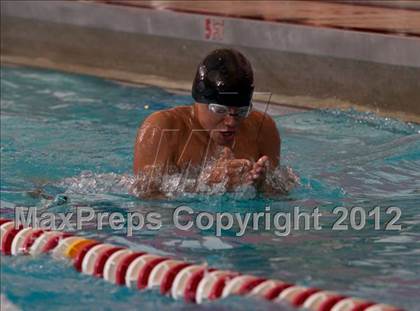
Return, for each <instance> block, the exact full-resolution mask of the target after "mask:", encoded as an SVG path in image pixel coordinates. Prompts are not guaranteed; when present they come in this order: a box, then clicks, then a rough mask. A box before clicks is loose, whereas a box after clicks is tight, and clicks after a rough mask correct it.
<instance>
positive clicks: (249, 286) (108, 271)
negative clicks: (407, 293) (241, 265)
mask: <svg viewBox="0 0 420 311" xmlns="http://www.w3.org/2000/svg"><path fill="white" fill-rule="evenodd" d="M0 231H1V235H0V245H1V254H2V255H33V256H36V255H39V254H43V253H49V254H51V256H52V257H53V258H55V259H58V260H71V261H72V263H73V265H74V268H75V269H76V270H77V271H79V272H81V273H83V274H87V275H92V276H96V277H101V278H104V279H105V280H106V281H108V282H110V283H114V284H117V285H125V286H128V287H131V288H138V289H146V288H149V289H150V288H154V289H158V290H159V291H160V293H161V294H163V295H169V296H172V297H173V298H174V299H184V300H185V301H188V302H196V303H202V302H204V301H211V300H215V299H218V298H224V297H227V296H231V295H242V296H252V297H258V298H262V299H266V300H270V301H273V302H287V303H289V304H290V305H292V306H294V307H297V308H306V309H308V310H313V311H401V309H398V308H396V307H393V306H390V305H384V304H376V303H374V302H372V301H368V300H363V299H358V298H351V297H346V296H343V295H340V294H338V293H336V292H331V291H323V290H320V289H316V288H307V287H302V286H297V285H293V284H289V283H285V282H282V281H278V280H268V279H264V278H260V277H256V276H252V275H243V274H240V273H237V272H234V271H223V270H217V269H211V268H209V267H208V266H207V265H205V264H201V265H195V264H192V263H188V262H184V261H181V260H174V259H171V258H167V257H162V256H158V255H153V254H148V253H140V252H134V251H132V250H130V249H126V248H123V247H118V246H115V245H111V244H106V243H101V242H99V241H96V240H91V239H87V238H83V237H78V236H73V235H70V234H67V233H64V232H57V231H49V230H42V229H34V228H23V227H15V223H14V222H13V221H12V220H8V219H1V218H0Z"/></svg>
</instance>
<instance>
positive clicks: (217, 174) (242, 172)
mask: <svg viewBox="0 0 420 311" xmlns="http://www.w3.org/2000/svg"><path fill="white" fill-rule="evenodd" d="M268 165H269V159H268V157H267V156H263V157H261V158H260V159H259V160H258V161H257V162H255V163H252V162H251V161H249V160H247V159H235V158H234V156H233V153H232V151H231V150H230V149H229V148H225V149H224V150H223V152H222V156H221V157H220V159H219V160H218V161H216V164H215V166H214V167H213V168H212V170H211V172H210V174H209V177H208V179H207V183H208V184H215V183H221V182H223V181H226V188H227V189H228V190H233V189H234V188H235V187H237V186H241V185H255V186H257V185H258V184H259V183H261V182H262V181H263V180H264V178H265V172H266V171H267V168H268Z"/></svg>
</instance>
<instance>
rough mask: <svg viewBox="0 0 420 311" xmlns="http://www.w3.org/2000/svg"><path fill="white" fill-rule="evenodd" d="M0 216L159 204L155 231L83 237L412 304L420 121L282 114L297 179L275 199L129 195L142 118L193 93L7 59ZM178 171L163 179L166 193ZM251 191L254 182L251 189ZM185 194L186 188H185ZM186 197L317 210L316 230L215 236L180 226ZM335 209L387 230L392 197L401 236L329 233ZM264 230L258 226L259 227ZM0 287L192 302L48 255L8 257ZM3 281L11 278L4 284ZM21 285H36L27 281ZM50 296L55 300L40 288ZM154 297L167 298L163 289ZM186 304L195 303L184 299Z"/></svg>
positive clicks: (23, 293) (227, 206) (100, 298)
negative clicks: (176, 218) (118, 283)
mask: <svg viewBox="0 0 420 311" xmlns="http://www.w3.org/2000/svg"><path fill="white" fill-rule="evenodd" d="M1 89H2V92H1V159H2V160H1V161H2V163H1V213H2V216H3V215H4V216H8V217H11V216H13V208H14V207H15V206H37V207H38V208H39V209H40V210H43V211H45V210H48V211H52V212H56V213H59V212H74V213H75V212H76V211H77V210H78V209H80V208H81V207H92V208H94V209H95V210H96V211H97V212H112V211H119V212H123V213H128V212H134V211H139V212H141V213H144V214H146V213H148V212H151V211H155V212H158V213H159V214H161V217H162V218H161V220H162V227H161V228H160V229H159V230H147V229H145V228H142V229H141V230H138V231H135V232H133V236H131V237H127V232H126V229H125V228H124V229H121V230H111V229H110V228H109V227H108V226H104V230H102V231H98V230H96V228H95V221H94V220H93V221H91V222H90V223H89V224H87V225H86V226H84V227H83V229H82V230H81V231H80V232H77V233H78V234H82V235H86V236H89V237H93V238H97V239H101V240H104V241H107V242H112V243H116V244H121V245H126V246H129V247H132V248H135V249H141V250H146V251H151V252H156V253H161V254H166V255H170V256H174V257H177V258H180V259H184V260H191V261H195V262H202V261H207V262H208V263H209V265H211V266H214V267H216V268H222V269H234V270H240V271H242V272H245V273H252V274H256V275H261V276H265V277H270V278H279V279H281V280H286V281H290V282H297V283H299V284H303V285H309V286H315V287H320V288H326V289H333V290H337V291H340V292H343V293H344V294H348V295H355V296H359V297H366V298H369V299H373V300H377V301H381V302H386V303H391V304H397V305H400V306H402V307H405V308H406V309H409V310H410V309H415V308H416V306H417V304H418V288H419V286H420V279H419V275H420V264H419V262H418V256H419V253H420V252H419V249H420V248H419V243H420V217H419V215H418V208H419V202H420V126H418V125H414V124H409V123H402V122H398V121H395V120H392V119H384V118H378V117H377V116H375V115H374V114H367V113H358V112H355V111H351V110H350V111H344V112H343V111H336V110H325V111H309V112H304V113H295V114H290V115H287V116H281V117H276V119H275V121H276V123H277V125H278V128H279V130H280V132H281V135H282V141H283V145H282V165H283V166H284V167H287V166H289V167H291V168H293V171H294V172H295V173H296V174H297V175H298V176H299V178H300V185H299V186H297V187H295V188H294V189H292V190H291V191H290V193H289V194H288V195H284V196H281V197H277V198H267V197H261V196H255V195H253V194H252V193H251V194H252V195H250V193H249V191H245V192H242V195H238V194H237V193H236V194H235V195H231V194H226V193H223V192H222V193H219V195H214V196H208V195H205V194H197V195H188V194H183V195H182V193H179V191H178V192H174V193H173V198H171V199H168V200H141V199H138V198H136V197H134V196H132V195H130V192H129V188H130V186H131V185H132V184H133V182H134V178H133V176H132V175H131V165H132V146H133V143H134V138H135V133H136V129H137V127H138V125H139V123H140V122H141V121H142V120H143V119H144V118H145V117H146V116H147V115H148V114H149V113H151V110H150V108H147V109H146V108H145V107H151V108H153V109H164V108H169V107H172V106H174V105H179V104H188V103H190V102H191V99H190V98H189V97H188V96H183V95H179V94H171V93H168V92H166V91H164V90H161V89H158V88H147V87H145V88H134V87H131V86H126V85H120V84H115V83H112V82H108V81H104V80H101V79H96V78H91V77H86V76H78V75H67V74H62V73H58V72H53V71H41V70H32V69H24V68H7V67H6V68H2V71H1ZM174 185H176V176H171V177H170V178H168V179H167V184H166V186H167V188H168V190H169V191H172V190H173V189H178V188H176V187H175V188H171V187H172V186H174ZM247 190H249V189H247ZM181 192H182V191H181ZM180 205H188V206H190V207H191V208H193V210H194V211H195V212H197V213H198V212H199V211H207V212H209V213H212V214H215V213H217V212H226V211H229V212H232V213H240V214H241V215H243V214H245V213H247V212H250V211H251V212H264V211H265V210H266V207H267V206H269V207H270V212H271V213H272V214H275V213H277V212H292V211H293V208H294V207H296V206H298V207H299V208H300V210H301V211H306V212H308V213H310V212H312V211H313V209H314V208H316V207H318V208H319V210H320V213H321V214H322V216H321V218H320V225H321V226H322V230H314V229H313V228H311V229H310V230H307V231H305V230H292V231H291V233H290V234H289V235H287V236H284V237H279V236H277V235H276V234H274V229H275V228H273V227H271V228H270V229H268V230H253V227H252V226H251V225H249V226H248V227H247V230H246V232H245V234H244V235H243V236H242V237H237V236H236V233H237V232H238V225H237V224H235V225H234V226H233V227H232V228H231V229H230V230H226V231H224V232H223V233H222V236H221V237H216V236H215V235H214V228H211V229H209V230H200V229H198V228H196V227H193V228H192V229H191V230H189V231H183V230H180V229H177V228H175V227H174V223H173V213H174V210H175V209H176V208H177V207H178V206H180ZM337 206H345V207H346V208H349V209H350V208H351V207H354V206H359V207H361V208H362V209H364V210H365V211H366V212H368V211H371V210H372V209H373V208H375V207H376V206H380V207H381V211H383V212H381V225H382V224H384V223H386V222H387V221H388V220H389V219H390V218H391V217H392V215H387V214H386V213H385V210H386V208H387V207H389V206H397V207H399V208H400V209H401V211H402V214H401V217H400V219H399V221H398V222H399V223H400V224H401V225H402V230H401V231H385V230H383V228H384V227H383V226H381V229H380V230H375V229H374V225H375V224H374V219H373V218H369V217H368V218H367V221H366V226H365V227H364V228H363V229H362V230H354V229H350V230H348V231H332V230H331V227H332V225H333V224H334V223H335V222H336V221H337V217H338V216H337V215H336V214H334V213H333V210H334V208H335V207H337ZM261 227H262V226H260V229H261ZM1 260H2V265H1V272H2V282H1V292H2V293H3V294H4V295H5V297H6V298H7V299H8V300H10V302H11V303H13V304H15V305H17V306H18V307H23V308H26V309H27V308H29V306H32V304H33V303H36V304H37V306H39V309H45V308H46V307H51V306H56V307H62V306H63V304H65V303H66V302H67V303H68V304H70V303H71V302H73V301H74V300H75V299H77V300H78V301H79V302H80V303H81V304H83V305H84V306H86V307H87V308H105V307H106V308H121V307H127V308H132V307H133V306H134V305H138V304H140V303H141V304H142V305H144V306H148V307H157V308H163V307H165V306H170V307H171V308H172V307H173V308H184V307H185V305H184V304H183V303H182V302H174V301H172V300H170V299H168V298H163V297H160V296H159V295H158V294H157V293H155V292H145V293H141V294H139V293H137V292H133V291H130V290H128V289H125V288H115V287H113V286H111V285H109V284H106V283H105V282H102V281H101V280H96V279H91V278H88V277H84V276H83V275H79V274H77V273H76V272H74V271H73V270H72V269H68V268H67V267H66V266H63V265H61V264H59V263H54V262H52V261H51V262H50V261H49V259H47V258H44V257H43V258H39V259H29V258H4V257H2V258H1ZM3 280H4V282H3ZM27 284H31V286H30V288H28V287H27ZM47 296H48V299H45V297H47ZM157 297H159V298H157ZM256 306H258V307H259V308H269V307H270V304H265V303H264V302H255V301H253V300H251V301H248V300H242V299H236V298H229V299H227V300H223V301H220V302H218V303H217V304H216V305H205V306H203V307H202V308H209V307H211V308H213V307H217V308H220V309H223V308H226V307H228V308H229V309H232V308H233V309H238V310H241V309H244V308H249V309H251V308H252V310H255V308H256ZM187 307H188V306H187Z"/></svg>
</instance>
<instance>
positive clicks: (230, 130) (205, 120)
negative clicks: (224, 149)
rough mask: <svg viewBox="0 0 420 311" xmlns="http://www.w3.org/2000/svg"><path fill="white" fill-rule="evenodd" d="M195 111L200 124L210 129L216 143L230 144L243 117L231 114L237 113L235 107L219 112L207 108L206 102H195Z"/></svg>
mask: <svg viewBox="0 0 420 311" xmlns="http://www.w3.org/2000/svg"><path fill="white" fill-rule="evenodd" d="M195 107H196V109H195V111H196V113H197V119H198V121H199V122H200V125H201V126H202V127H203V128H204V129H208V130H211V134H210V137H211V138H212V139H213V141H215V142H216V143H217V144H219V145H222V146H231V145H232V144H233V142H234V140H235V136H236V134H237V131H238V129H239V126H240V125H241V123H242V121H243V120H244V118H239V117H237V116H233V115H235V114H237V108H235V107H229V114H219V113H215V112H213V111H210V110H209V105H208V104H201V103H196V104H195Z"/></svg>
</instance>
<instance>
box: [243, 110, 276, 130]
mask: <svg viewBox="0 0 420 311" xmlns="http://www.w3.org/2000/svg"><path fill="white" fill-rule="evenodd" d="M248 120H249V123H251V124H252V125H251V127H255V126H257V127H258V128H261V129H262V130H265V131H267V132H270V131H277V126H276V122H275V121H274V119H273V118H272V117H271V116H270V115H269V114H268V113H264V112H262V111H259V110H252V111H251V113H250V115H249V117H248Z"/></svg>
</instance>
